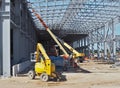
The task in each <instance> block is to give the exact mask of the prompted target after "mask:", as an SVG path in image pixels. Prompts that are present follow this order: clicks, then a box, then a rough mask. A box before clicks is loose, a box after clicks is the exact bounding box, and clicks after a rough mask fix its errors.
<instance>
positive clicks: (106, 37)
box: [27, 0, 120, 59]
mask: <svg viewBox="0 0 120 88" xmlns="http://www.w3.org/2000/svg"><path fill="white" fill-rule="evenodd" d="M27 3H29V4H30V5H31V6H32V7H33V8H34V9H35V10H36V11H37V12H38V13H39V14H40V15H41V17H42V18H43V20H44V21H45V22H46V23H47V25H48V26H49V27H50V28H51V29H52V30H60V33H61V36H62V34H63V33H64V36H65V35H67V33H81V34H88V35H89V36H88V37H87V38H85V41H83V40H78V41H77V42H78V44H77V46H75V45H76V43H74V44H75V45H74V44H73V45H74V46H75V48H77V47H82V46H85V44H86V45H87V46H89V47H88V49H89V52H90V53H91V51H92V54H94V50H95V46H96V47H97V56H98V57H100V56H101V55H100V52H104V58H105V59H108V57H109V58H110V59H115V57H116V44H117V41H119V37H118V36H116V35H115V25H116V24H117V23H119V22H120V0H27ZM32 17H33V20H34V22H35V23H36V26H37V28H40V29H41V30H43V29H44V28H43V27H42V25H41V24H40V23H39V21H38V20H37V19H36V17H35V16H34V15H33V14H32ZM83 42H84V43H83ZM117 45H118V44H117ZM108 54H109V55H108Z"/></svg>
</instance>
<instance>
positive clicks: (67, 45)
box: [57, 37, 85, 58]
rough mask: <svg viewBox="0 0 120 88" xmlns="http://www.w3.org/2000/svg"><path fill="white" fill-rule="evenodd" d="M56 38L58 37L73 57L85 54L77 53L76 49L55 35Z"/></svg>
mask: <svg viewBox="0 0 120 88" xmlns="http://www.w3.org/2000/svg"><path fill="white" fill-rule="evenodd" d="M57 39H58V40H59V41H60V42H61V43H62V44H63V45H64V46H65V47H66V48H67V49H69V50H70V51H71V52H72V53H73V58H77V57H83V56H85V54H84V53H79V52H78V51H77V50H75V49H74V48H72V47H71V46H70V45H69V44H67V43H66V42H64V41H63V40H62V39H60V38H58V37H57Z"/></svg>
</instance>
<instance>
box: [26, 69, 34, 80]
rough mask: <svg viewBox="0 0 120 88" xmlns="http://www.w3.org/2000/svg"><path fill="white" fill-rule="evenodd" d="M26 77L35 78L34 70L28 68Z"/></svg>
mask: <svg viewBox="0 0 120 88" xmlns="http://www.w3.org/2000/svg"><path fill="white" fill-rule="evenodd" d="M28 77H29V78H30V79H35V71H33V70H30V71H29V72H28Z"/></svg>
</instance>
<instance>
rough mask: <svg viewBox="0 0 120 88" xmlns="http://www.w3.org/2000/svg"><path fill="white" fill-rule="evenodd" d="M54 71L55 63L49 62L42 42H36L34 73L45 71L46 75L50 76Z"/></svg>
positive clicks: (38, 73)
mask: <svg viewBox="0 0 120 88" xmlns="http://www.w3.org/2000/svg"><path fill="white" fill-rule="evenodd" d="M54 72H55V64H54V63H52V62H51V60H50V58H49V57H48V55H47V53H46V51H45V49H44V48H43V46H42V44H41V43H38V44H37V53H36V63H35V73H36V74H37V75H40V74H41V73H46V74H47V75H49V76H52V73H54Z"/></svg>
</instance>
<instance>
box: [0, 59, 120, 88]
mask: <svg viewBox="0 0 120 88" xmlns="http://www.w3.org/2000/svg"><path fill="white" fill-rule="evenodd" d="M110 66H111V64H105V63H104V64H103V63H101V62H99V63H98V62H94V61H89V62H85V63H81V64H80V69H79V70H77V71H68V72H64V73H63V74H64V75H66V78H67V81H64V82H53V81H49V82H41V81H40V80H39V78H36V79H35V80H30V79H29V78H28V77H26V76H20V77H11V78H4V79H3V78H1V79H0V88H120V67H116V68H110Z"/></svg>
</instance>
